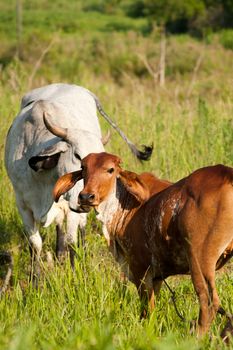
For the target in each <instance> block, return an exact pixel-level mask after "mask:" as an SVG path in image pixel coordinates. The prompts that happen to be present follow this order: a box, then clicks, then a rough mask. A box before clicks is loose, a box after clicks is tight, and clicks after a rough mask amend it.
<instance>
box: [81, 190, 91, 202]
mask: <svg viewBox="0 0 233 350" xmlns="http://www.w3.org/2000/svg"><path fill="white" fill-rule="evenodd" d="M94 199H95V195H94V194H92V193H82V192H80V193H79V202H80V203H91V202H93V200H94Z"/></svg>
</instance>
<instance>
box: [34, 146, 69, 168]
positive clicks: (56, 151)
mask: <svg viewBox="0 0 233 350" xmlns="http://www.w3.org/2000/svg"><path fill="white" fill-rule="evenodd" d="M68 147H69V146H68V144H67V143H66V142H63V141H60V142H57V143H56V144H54V145H50V146H49V147H46V148H44V149H42V150H41V151H40V152H38V153H36V154H35V155H34V156H33V157H31V158H30V159H29V161H28V164H29V166H30V167H31V168H32V169H33V170H34V171H41V170H49V169H53V168H55V166H56V165H57V163H58V161H59V158H60V155H61V153H62V152H66V151H67V149H68Z"/></svg>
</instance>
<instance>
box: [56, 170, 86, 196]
mask: <svg viewBox="0 0 233 350" xmlns="http://www.w3.org/2000/svg"><path fill="white" fill-rule="evenodd" d="M82 178H83V176H82V170H78V171H74V172H72V173H68V174H65V175H63V176H61V177H60V178H59V179H58V180H57V182H56V184H55V186H54V188H53V198H54V200H55V202H58V200H59V198H60V197H61V195H62V194H64V193H66V192H68V191H69V190H70V189H71V188H72V187H74V185H75V184H76V182H77V181H79V180H81V179H82Z"/></svg>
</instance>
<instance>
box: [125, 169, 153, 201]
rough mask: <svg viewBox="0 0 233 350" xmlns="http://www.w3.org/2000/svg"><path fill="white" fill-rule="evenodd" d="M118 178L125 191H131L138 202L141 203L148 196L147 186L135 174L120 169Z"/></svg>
mask: <svg viewBox="0 0 233 350" xmlns="http://www.w3.org/2000/svg"><path fill="white" fill-rule="evenodd" d="M119 178H120V180H121V182H122V183H123V185H124V186H125V188H126V189H127V191H128V192H129V193H131V194H132V195H133V196H134V197H135V198H136V199H137V201H138V202H139V203H143V202H145V201H146V200H147V199H148V198H149V195H150V191H149V188H148V186H147V185H146V183H145V182H143V181H142V180H141V179H140V178H139V176H138V175H137V174H135V173H133V172H131V171H127V170H121V171H120V173H119Z"/></svg>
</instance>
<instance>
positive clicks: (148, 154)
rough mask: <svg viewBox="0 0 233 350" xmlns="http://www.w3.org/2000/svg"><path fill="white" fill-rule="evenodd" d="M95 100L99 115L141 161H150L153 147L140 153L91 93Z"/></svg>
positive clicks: (148, 147)
mask: <svg viewBox="0 0 233 350" xmlns="http://www.w3.org/2000/svg"><path fill="white" fill-rule="evenodd" d="M91 95H92V96H93V98H94V99H95V103H96V107H97V109H98V111H99V113H100V114H101V115H102V116H103V117H104V119H105V120H107V122H108V123H109V124H110V125H111V126H112V127H113V128H114V129H115V130H116V131H117V132H118V134H120V136H121V137H122V138H123V140H124V141H125V142H126V143H127V145H128V146H129V148H130V149H131V151H132V153H133V154H134V155H135V156H136V157H137V158H138V159H140V160H149V159H150V157H151V154H152V151H153V145H151V146H145V145H143V146H142V147H143V150H142V151H140V150H139V149H138V148H137V147H136V146H135V145H134V144H133V142H131V141H130V140H129V139H128V138H127V136H126V135H125V134H124V133H123V131H122V130H121V129H120V128H119V127H118V126H117V125H116V123H114V122H113V121H112V120H111V118H110V117H109V116H108V115H107V114H106V113H105V111H104V110H103V108H102V106H101V103H100V101H99V99H98V97H97V96H95V95H94V94H93V93H91Z"/></svg>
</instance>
